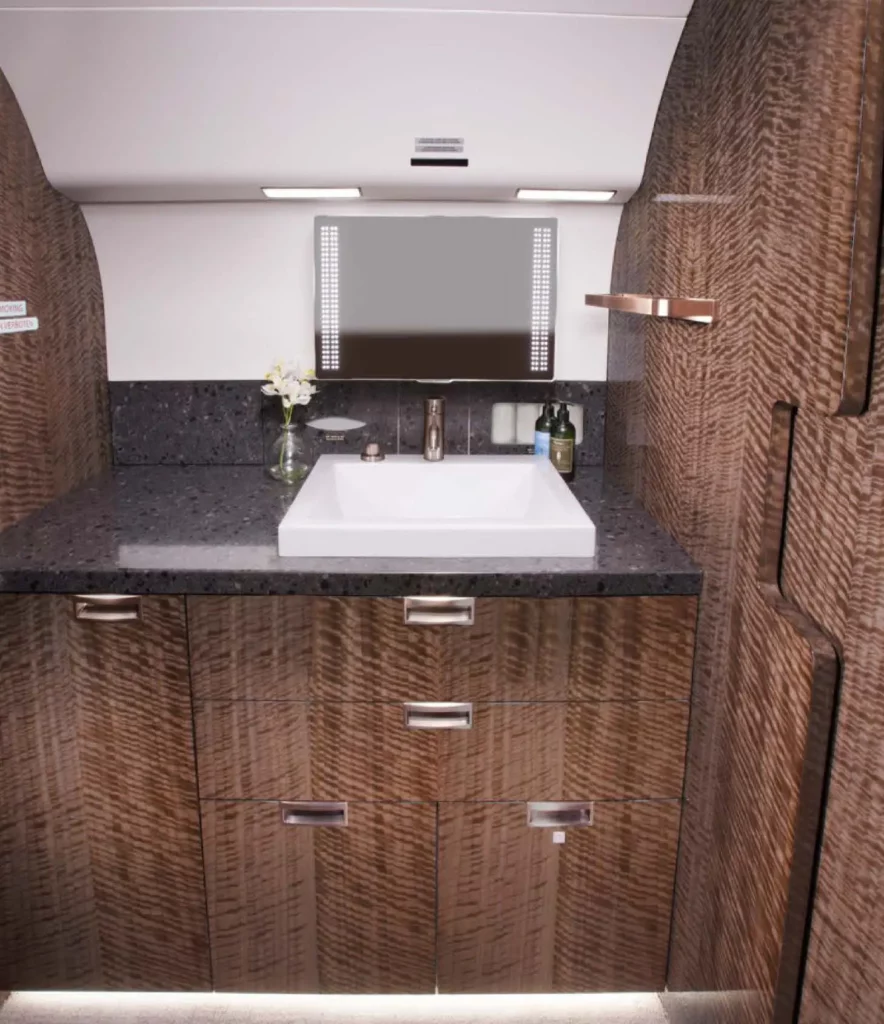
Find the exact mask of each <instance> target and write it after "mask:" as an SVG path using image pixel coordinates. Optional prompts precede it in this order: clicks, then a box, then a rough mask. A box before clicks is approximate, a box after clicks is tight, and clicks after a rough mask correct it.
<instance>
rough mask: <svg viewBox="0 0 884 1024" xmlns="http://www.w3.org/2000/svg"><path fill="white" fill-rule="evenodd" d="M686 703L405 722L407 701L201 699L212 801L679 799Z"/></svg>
mask: <svg viewBox="0 0 884 1024" xmlns="http://www.w3.org/2000/svg"><path fill="white" fill-rule="evenodd" d="M687 716H688V709H687V704H686V703H684V702H681V701H632V702H620V701H609V702H600V703H580V702H570V703H567V702H554V703H549V702H546V703H534V704H475V705H473V717H472V728H469V729H453V730H450V731H448V730H445V731H439V730H435V729H429V730H423V729H410V728H407V727H406V723H405V714H404V708H403V705H402V704H372V703H341V702H322V701H319V702H312V703H285V702H283V703H276V702H219V701H211V702H205V703H198V704H197V705H196V730H197V761H198V766H199V778H200V792H201V795H202V796H203V797H204V798H227V799H240V798H250V799H313V800H337V799H341V800H417V801H420V800H569V799H571V800H589V799H607V798H614V799H623V798H668V797H680V796H681V789H682V774H683V769H684V747H685V739H686V732H687Z"/></svg>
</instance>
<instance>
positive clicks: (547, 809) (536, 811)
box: [528, 802, 592, 828]
mask: <svg viewBox="0 0 884 1024" xmlns="http://www.w3.org/2000/svg"><path fill="white" fill-rule="evenodd" d="M528 824H529V826H530V827H531V828H584V827H585V826H587V825H591V824H592V804H591V803H588V804H575V803H545V802H540V803H530V804H528Z"/></svg>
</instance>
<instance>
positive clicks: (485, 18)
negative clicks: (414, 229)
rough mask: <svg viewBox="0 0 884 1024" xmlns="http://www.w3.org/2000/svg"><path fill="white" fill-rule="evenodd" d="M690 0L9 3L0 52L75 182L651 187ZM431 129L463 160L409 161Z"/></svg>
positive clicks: (39, 131)
mask: <svg viewBox="0 0 884 1024" xmlns="http://www.w3.org/2000/svg"><path fill="white" fill-rule="evenodd" d="M690 3H691V0H482V2H481V3H469V2H468V0H435V2H434V3H432V4H428V3H424V4H420V3H416V2H415V0H412V2H411V3H406V2H405V0H387V2H386V3H384V4H383V6H379V5H376V4H369V3H368V2H367V0H350V2H349V3H346V4H341V5H340V6H330V5H317V4H315V3H314V4H313V5H307V4H277V5H272V4H264V5H259V4H257V3H254V2H249V0H239V3H237V4H236V6H235V7H234V6H233V5H225V4H217V3H216V4H209V3H206V2H205V0H203V2H200V0H191V2H190V3H187V4H184V3H180V2H175V0H167V2H166V3H165V4H164V5H163V6H162V7H150V6H147V5H136V6H131V5H130V6H129V7H125V6H120V5H119V4H111V3H110V2H108V0H104V2H102V0H93V2H92V3H90V4H89V6H88V7H84V6H81V5H77V4H74V3H72V2H70V0H67V2H66V0H55V2H54V3H53V5H52V7H51V9H50V8H47V7H45V6H41V5H39V4H37V3H34V2H28V0H18V2H17V3H16V4H15V6H14V7H13V6H12V5H11V4H8V3H0V69H2V70H3V72H4V73H5V74H6V76H7V77H8V79H9V81H10V83H11V85H12V87H13V89H14V90H15V92H16V95H17V97H18V100H19V102H20V104H21V106H22V109H23V111H24V113H25V116H26V118H27V120H28V123H29V125H30V127H31V131H32V132H33V135H34V138H35V141H36V143H37V147H38V149H39V151H40V155H41V158H42V160H43V163H44V167H45V169H46V173H47V176H48V177H49V179H50V181H52V182H53V184H54V185H56V187H58V188H59V189H61V190H62V191H64V192H66V193H67V194H68V195H70V196H72V197H73V198H75V199H79V200H82V201H150V200H217V199H256V200H257V199H261V198H262V194H261V191H260V190H261V188H262V187H263V186H318V185H331V186H333V185H358V186H360V187H362V189H363V191H364V194H365V195H366V196H367V197H369V198H371V197H376V198H475V199H506V198H512V196H513V194H514V191H515V189H516V188H518V187H547V188H585V189H615V190H616V191H617V193H618V194H617V201H625V200H626V199H627V198H629V196H630V195H631V194H632V192H633V191H634V190H635V188H636V187H637V186H638V184H639V182H640V180H641V176H642V172H643V168H644V162H645V156H646V152H647V147H648V143H649V140H650V135H651V131H652V128H653V123H654V118H655V116H656V111H657V106H658V104H659V100H660V96H661V93H662V90H663V86H664V83H665V80H666V76H667V74H668V71H669V66H670V64H671V61H672V57H673V54H674V52H675V48H676V46H677V44H678V40H679V38H680V35H681V31H682V27H683V24H684V18H685V16H686V15H687V13H688V8H689V7H690ZM418 136H430V137H440V136H442V137H453V138H460V139H463V140H464V152H463V154H462V155H463V158H465V159H468V161H469V166H467V167H456V168H455V167H426V166H420V167H413V166H412V164H411V159H412V157H413V156H414V155H415V139H416V137H418Z"/></svg>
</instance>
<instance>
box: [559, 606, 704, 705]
mask: <svg viewBox="0 0 884 1024" xmlns="http://www.w3.org/2000/svg"><path fill="white" fill-rule="evenodd" d="M696 628H697V599H696V598H695V597H589V598H578V599H577V600H575V601H574V617H573V625H572V631H571V659H570V666H569V675H568V694H567V695H568V698H569V699H570V700H645V699H649V700H665V699H686V698H687V697H689V696H690V692H691V674H692V670H693V661H694V636H695V633H696Z"/></svg>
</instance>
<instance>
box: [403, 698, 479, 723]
mask: <svg viewBox="0 0 884 1024" xmlns="http://www.w3.org/2000/svg"><path fill="white" fill-rule="evenodd" d="M403 706H404V708H405V728H406V729H472V727H473V705H472V704H455V703H451V702H448V701H412V702H410V703H408V704H405V705H403Z"/></svg>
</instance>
